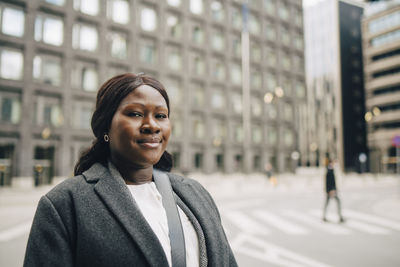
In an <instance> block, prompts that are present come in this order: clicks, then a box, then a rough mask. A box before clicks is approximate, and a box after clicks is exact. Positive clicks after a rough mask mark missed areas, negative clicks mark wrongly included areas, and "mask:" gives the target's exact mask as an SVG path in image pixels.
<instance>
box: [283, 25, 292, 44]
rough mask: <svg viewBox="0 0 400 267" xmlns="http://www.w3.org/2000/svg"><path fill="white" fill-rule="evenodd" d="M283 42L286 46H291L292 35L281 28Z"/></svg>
mask: <svg viewBox="0 0 400 267" xmlns="http://www.w3.org/2000/svg"><path fill="white" fill-rule="evenodd" d="M281 42H282V43H283V44H284V45H286V46H289V45H290V34H289V31H288V30H287V29H286V28H284V27H281Z"/></svg>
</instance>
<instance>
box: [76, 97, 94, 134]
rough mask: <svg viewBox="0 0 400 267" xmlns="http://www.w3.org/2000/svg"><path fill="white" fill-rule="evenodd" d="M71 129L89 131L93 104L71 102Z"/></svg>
mask: <svg viewBox="0 0 400 267" xmlns="http://www.w3.org/2000/svg"><path fill="white" fill-rule="evenodd" d="M72 105H73V120H72V127H73V128H75V129H82V130H90V121H91V119H92V114H93V110H94V103H92V102H83V101H74V102H73V104H72Z"/></svg>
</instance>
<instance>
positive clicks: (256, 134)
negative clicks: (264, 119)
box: [251, 125, 262, 144]
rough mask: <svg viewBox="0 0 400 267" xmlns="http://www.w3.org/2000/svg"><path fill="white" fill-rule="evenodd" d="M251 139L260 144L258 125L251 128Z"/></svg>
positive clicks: (260, 131)
mask: <svg viewBox="0 0 400 267" xmlns="http://www.w3.org/2000/svg"><path fill="white" fill-rule="evenodd" d="M251 137H252V138H251V139H252V140H253V143H254V144H261V142H262V128H261V126H259V125H253V127H252V128H251Z"/></svg>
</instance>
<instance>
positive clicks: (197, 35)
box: [192, 23, 204, 45]
mask: <svg viewBox="0 0 400 267" xmlns="http://www.w3.org/2000/svg"><path fill="white" fill-rule="evenodd" d="M192 42H193V43H195V44H197V45H202V44H203V43H204V29H203V25H201V24H198V23H195V24H193V25H192Z"/></svg>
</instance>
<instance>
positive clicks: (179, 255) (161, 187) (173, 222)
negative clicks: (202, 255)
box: [153, 169, 186, 267]
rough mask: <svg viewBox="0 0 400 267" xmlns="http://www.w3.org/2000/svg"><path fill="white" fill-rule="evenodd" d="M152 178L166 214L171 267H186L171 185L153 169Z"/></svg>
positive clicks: (181, 231)
mask: <svg viewBox="0 0 400 267" xmlns="http://www.w3.org/2000/svg"><path fill="white" fill-rule="evenodd" d="M153 178H154V183H155V184H156V187H157V189H158V191H159V192H160V194H161V196H162V204H163V206H164V209H165V212H166V213H167V220H168V229H169V242H170V244H171V259H172V260H171V261H172V267H186V251H185V237H184V235H183V229H182V223H181V219H180V216H179V213H178V208H177V206H176V203H175V200H174V196H173V194H172V187H171V183H170V182H169V178H168V176H167V174H166V173H165V172H162V171H160V170H157V169H153Z"/></svg>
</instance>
